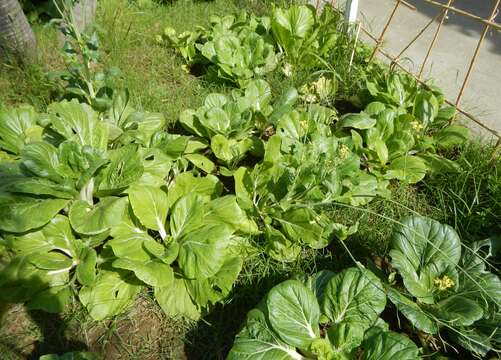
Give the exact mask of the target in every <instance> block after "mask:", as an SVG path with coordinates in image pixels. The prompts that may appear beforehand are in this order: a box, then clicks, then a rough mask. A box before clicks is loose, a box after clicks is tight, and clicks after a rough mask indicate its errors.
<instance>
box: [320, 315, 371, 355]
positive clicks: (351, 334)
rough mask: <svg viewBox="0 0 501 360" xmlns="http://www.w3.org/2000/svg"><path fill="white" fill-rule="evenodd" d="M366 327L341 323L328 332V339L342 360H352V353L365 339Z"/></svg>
mask: <svg viewBox="0 0 501 360" xmlns="http://www.w3.org/2000/svg"><path fill="white" fill-rule="evenodd" d="M364 333H365V327H364V326H360V325H359V324H358V323H355V322H341V323H338V324H336V325H334V326H332V327H330V328H329V330H327V337H328V338H329V341H330V342H331V344H332V346H333V347H334V348H335V350H336V353H337V354H339V356H340V358H341V359H351V358H352V357H353V355H352V354H351V352H352V351H353V349H356V348H358V347H359V346H360V344H361V343H362V341H363V339H364Z"/></svg>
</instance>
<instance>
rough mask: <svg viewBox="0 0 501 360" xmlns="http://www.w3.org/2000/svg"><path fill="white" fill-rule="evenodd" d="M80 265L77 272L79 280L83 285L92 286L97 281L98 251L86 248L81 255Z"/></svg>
mask: <svg viewBox="0 0 501 360" xmlns="http://www.w3.org/2000/svg"><path fill="white" fill-rule="evenodd" d="M78 261H79V262H78V265H77V268H76V271H75V274H76V276H77V280H78V282H79V283H80V284H82V285H87V286H90V285H92V284H94V282H95V281H96V265H97V253H96V250H94V249H91V248H88V247H84V248H83V249H82V252H81V254H80V257H79V260H78Z"/></svg>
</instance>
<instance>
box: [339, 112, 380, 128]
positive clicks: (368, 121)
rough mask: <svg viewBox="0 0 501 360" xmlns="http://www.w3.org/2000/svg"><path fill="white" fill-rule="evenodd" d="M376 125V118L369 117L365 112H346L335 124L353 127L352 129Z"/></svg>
mask: <svg viewBox="0 0 501 360" xmlns="http://www.w3.org/2000/svg"><path fill="white" fill-rule="evenodd" d="M375 125H376V119H374V118H372V117H370V116H369V115H367V114H364V113H360V114H347V115H345V116H343V117H342V118H341V119H340V120H339V122H338V123H337V126H339V127H342V128H353V129H359V130H364V129H370V128H372V127H374V126H375Z"/></svg>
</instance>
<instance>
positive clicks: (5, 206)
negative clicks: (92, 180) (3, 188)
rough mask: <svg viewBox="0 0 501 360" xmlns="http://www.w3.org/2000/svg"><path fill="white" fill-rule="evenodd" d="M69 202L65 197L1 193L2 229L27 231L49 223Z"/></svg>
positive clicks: (0, 218) (0, 212) (0, 225)
mask: <svg viewBox="0 0 501 360" xmlns="http://www.w3.org/2000/svg"><path fill="white" fill-rule="evenodd" d="M67 204H68V200H65V199H35V198H30V197H24V196H6V195H3V194H0V230H3V231H8V232H15V233H20V232H25V231H28V230H31V229H35V228H38V227H41V226H43V225H45V224H47V223H48V222H49V221H50V220H51V219H52V218H53V217H54V216H56V215H57V214H58V213H59V211H61V210H62V209H63V208H64V207H65V206H66V205H67Z"/></svg>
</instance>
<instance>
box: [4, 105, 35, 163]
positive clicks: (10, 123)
mask: <svg viewBox="0 0 501 360" xmlns="http://www.w3.org/2000/svg"><path fill="white" fill-rule="evenodd" d="M37 120H38V115H37V113H36V112H35V109H34V108H33V107H32V106H21V107H18V108H15V109H12V110H9V111H1V110H0V149H3V150H5V151H8V152H10V153H12V154H19V153H20V152H21V150H22V149H23V147H24V145H25V144H27V143H30V142H35V141H40V140H42V131H43V128H42V127H40V126H38V124H37Z"/></svg>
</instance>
